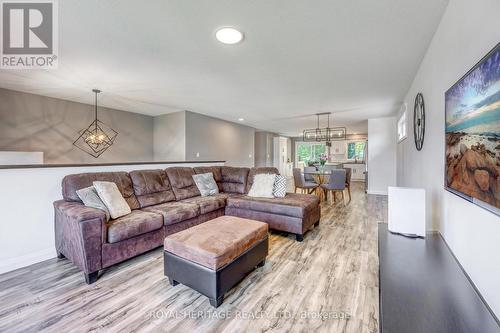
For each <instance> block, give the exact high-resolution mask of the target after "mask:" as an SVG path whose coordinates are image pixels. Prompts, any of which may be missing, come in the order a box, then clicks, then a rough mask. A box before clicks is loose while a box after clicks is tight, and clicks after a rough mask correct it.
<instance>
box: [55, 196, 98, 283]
mask: <svg viewBox="0 0 500 333" xmlns="http://www.w3.org/2000/svg"><path fill="white" fill-rule="evenodd" d="M54 218H55V219H54V224H55V225H54V228H55V240H56V251H57V253H58V254H63V255H64V256H65V257H67V258H68V259H70V260H71V261H72V262H73V263H74V264H75V265H76V266H78V267H79V268H80V269H81V270H82V271H83V272H84V273H86V274H89V273H93V272H97V271H98V270H99V269H101V267H102V263H101V257H102V253H101V249H102V233H103V230H104V229H105V228H104V223H105V221H106V214H105V213H104V211H102V210H100V209H96V208H91V207H86V206H84V205H83V204H81V203H78V202H68V201H64V200H60V201H56V202H54Z"/></svg>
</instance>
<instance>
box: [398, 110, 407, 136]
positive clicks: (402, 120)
mask: <svg viewBox="0 0 500 333" xmlns="http://www.w3.org/2000/svg"><path fill="white" fill-rule="evenodd" d="M406 137H407V131H406V111H404V112H403V113H402V114H401V117H399V120H398V142H401V141H403V140H404V139H406Z"/></svg>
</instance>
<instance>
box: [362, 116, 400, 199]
mask: <svg viewBox="0 0 500 333" xmlns="http://www.w3.org/2000/svg"><path fill="white" fill-rule="evenodd" d="M395 185H396V118H393V117H387V118H376V119H368V193H369V194H383V195H387V188H388V187H389V186H395Z"/></svg>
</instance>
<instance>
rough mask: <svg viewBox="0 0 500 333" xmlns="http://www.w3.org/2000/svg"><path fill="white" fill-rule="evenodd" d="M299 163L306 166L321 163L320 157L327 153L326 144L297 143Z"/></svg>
mask: <svg viewBox="0 0 500 333" xmlns="http://www.w3.org/2000/svg"><path fill="white" fill-rule="evenodd" d="M296 147H297V148H296V151H297V154H296V155H297V157H296V159H297V163H300V162H303V163H304V165H305V166H307V165H308V163H314V162H319V156H320V155H321V154H325V153H326V145H325V144H324V143H305V142H297V146H296Z"/></svg>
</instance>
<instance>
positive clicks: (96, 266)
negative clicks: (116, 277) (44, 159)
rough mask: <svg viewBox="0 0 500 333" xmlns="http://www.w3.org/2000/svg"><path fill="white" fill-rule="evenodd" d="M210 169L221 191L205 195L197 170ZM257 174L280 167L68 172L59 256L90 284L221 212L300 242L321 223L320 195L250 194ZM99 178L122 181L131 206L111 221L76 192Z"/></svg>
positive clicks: (60, 206) (59, 216) (59, 206)
mask: <svg viewBox="0 0 500 333" xmlns="http://www.w3.org/2000/svg"><path fill="white" fill-rule="evenodd" d="M205 172H212V173H213V174H214V178H215V181H216V182H217V185H218V187H219V189H220V192H221V193H220V194H218V195H215V196H210V197H201V196H200V192H199V191H198V188H197V187H196V185H195V183H194V181H193V178H192V175H193V174H195V173H205ZM258 173H277V170H276V169H275V168H252V169H249V168H235V167H228V166H223V167H219V166H214V167H195V168H189V167H173V168H168V169H166V170H137V171H132V172H130V173H127V172H102V173H82V174H75V175H69V176H66V177H65V178H64V179H63V181H62V194H63V200H59V201H56V202H54V208H55V239H56V250H57V253H58V256H59V257H61V258H62V257H66V258H68V259H70V260H71V261H72V262H73V263H74V264H75V265H77V266H78V267H79V268H80V269H81V270H82V271H83V272H84V274H85V279H86V281H87V283H92V282H94V281H95V280H96V279H97V277H98V272H99V270H101V269H103V268H106V267H109V266H111V265H114V264H116V263H119V262H121V261H124V260H126V259H129V258H131V257H134V256H136V255H139V254H141V253H144V252H147V251H149V250H152V249H154V248H156V247H159V246H161V245H162V244H163V241H164V239H165V237H166V236H167V235H170V234H173V233H176V232H179V231H181V230H184V229H187V228H190V227H192V226H195V225H198V224H200V223H203V222H206V221H208V220H211V219H214V218H216V217H219V216H222V215H232V216H238V217H243V218H250V219H254V220H257V221H262V222H267V223H268V224H269V227H270V228H271V229H275V230H280V231H285V232H290V233H294V234H295V235H296V238H297V240H298V241H301V240H302V239H303V235H304V234H305V232H306V231H307V230H309V229H310V228H311V227H312V226H313V225H314V224H315V223H319V219H320V208H319V200H318V198H317V197H316V196H313V195H308V194H293V193H287V195H286V197H285V198H274V199H265V198H252V197H248V196H247V195H246V193H248V190H249V189H250V187H251V185H252V182H253V177H254V175H255V174H258ZM94 181H111V182H114V183H116V184H117V186H118V188H119V190H120V192H121V193H122V195H123V197H124V198H125V200H126V201H127V203H128V204H129V206H130V208H131V209H132V213H131V214H129V215H126V216H123V217H120V218H118V219H115V220H110V221H108V222H106V216H105V213H104V212H103V211H101V210H99V209H95V208H90V207H86V206H84V205H83V204H82V202H81V201H80V199H79V197H78V195H77V194H76V191H77V190H79V189H82V188H84V187H88V186H91V185H92V183H93V182H94Z"/></svg>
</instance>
